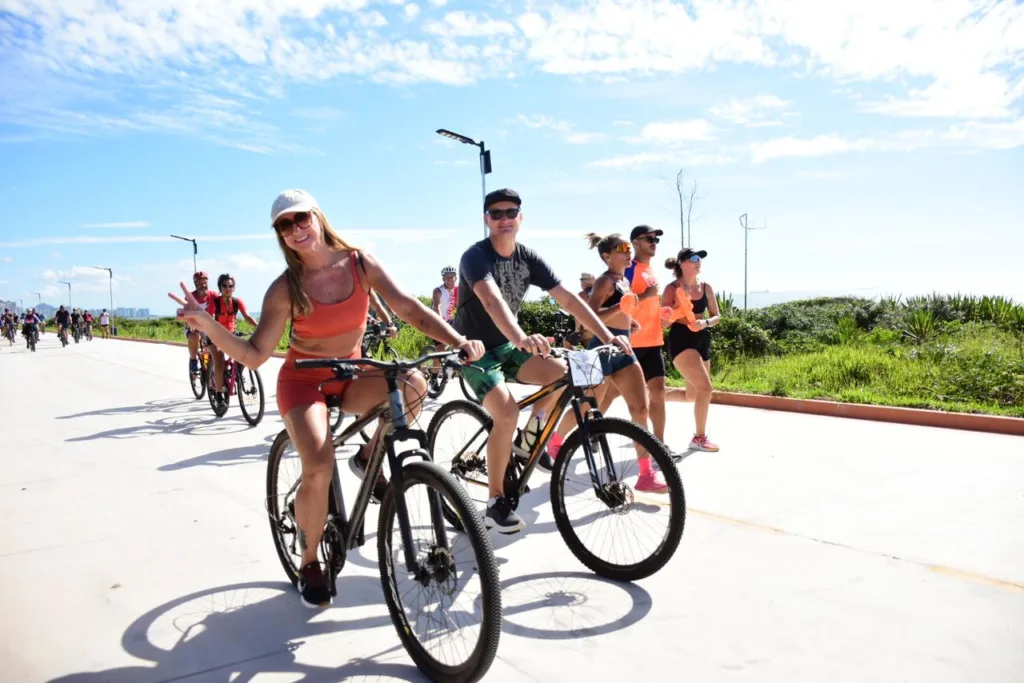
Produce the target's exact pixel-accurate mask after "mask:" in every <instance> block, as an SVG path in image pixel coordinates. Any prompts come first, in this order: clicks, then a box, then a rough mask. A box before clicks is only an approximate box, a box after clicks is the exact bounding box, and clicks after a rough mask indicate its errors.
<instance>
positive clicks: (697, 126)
mask: <svg viewBox="0 0 1024 683" xmlns="http://www.w3.org/2000/svg"><path fill="white" fill-rule="evenodd" d="M629 139H630V140H631V141H633V142H654V143H676V142H699V141H708V140H714V139H715V136H714V129H713V128H712V127H711V124H710V123H708V122H707V120H706V119H694V120H692V121H660V122H656V123H648V124H647V125H646V126H644V127H643V128H642V129H641V130H640V137H638V138H629Z"/></svg>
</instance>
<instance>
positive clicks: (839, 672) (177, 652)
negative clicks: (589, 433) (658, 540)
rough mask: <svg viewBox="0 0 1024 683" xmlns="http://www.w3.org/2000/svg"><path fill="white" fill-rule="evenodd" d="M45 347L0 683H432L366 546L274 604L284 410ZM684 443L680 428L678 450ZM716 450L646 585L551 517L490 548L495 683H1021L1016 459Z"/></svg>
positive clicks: (6, 369) (23, 380)
mask: <svg viewBox="0 0 1024 683" xmlns="http://www.w3.org/2000/svg"><path fill="white" fill-rule="evenodd" d="M55 342H56V339H55V338H54V336H53V335H52V334H47V335H46V336H45V337H44V338H43V341H42V344H41V345H40V349H39V351H38V352H37V353H35V354H29V353H27V352H25V350H24V349H22V348H21V347H20V346H19V347H14V348H8V347H6V346H2V345H0V387H2V389H3V395H4V399H3V402H2V406H3V407H2V413H0V434H2V439H3V445H4V449H3V450H2V451H0V453H2V455H0V458H2V462H0V466H2V468H3V478H2V484H0V486H2V493H3V495H2V496H0V514H2V517H3V519H4V520H5V524H4V525H3V530H2V531H0V604H2V605H3V610H2V616H0V666H2V670H3V674H2V676H0V678H2V680H4V681H5V682H7V683H14V682H16V681H33V682H35V681H50V680H59V681H61V682H62V683H63V682H68V681H75V682H89V683H94V682H99V681H109V682H113V683H129V682H131V683H140V682H142V683H145V682H148V681H171V680H173V681H186V682H188V683H198V682H200V681H203V682H211V683H221V682H223V683H226V682H228V681H338V680H351V681H417V680H421V678H420V677H419V675H418V672H417V671H416V670H415V669H414V668H413V667H412V665H411V664H410V662H409V660H408V658H407V657H406V655H405V652H404V651H403V650H402V649H401V648H400V647H399V646H398V643H397V639H396V637H395V634H394V631H393V628H392V626H391V624H390V622H389V621H388V618H387V612H386V609H385V608H384V606H383V602H382V596H381V591H380V585H379V581H378V579H377V577H376V569H375V567H376V565H375V562H376V550H375V548H374V546H373V544H368V545H367V546H366V547H364V548H363V549H362V551H361V552H360V553H359V554H358V555H357V556H356V557H354V558H350V560H349V564H348V566H347V567H346V571H345V574H344V575H343V576H342V578H341V579H340V580H339V590H340V593H341V598H340V600H339V601H338V603H336V606H335V608H333V609H331V610H326V611H323V612H312V611H309V610H306V609H303V608H302V607H300V605H299V603H298V600H297V596H296V595H295V593H294V592H293V591H292V590H291V589H290V585H289V584H285V583H284V581H283V574H282V571H281V569H280V567H279V565H278V562H277V559H276V556H275V554H274V550H273V546H272V542H271V539H270V535H269V531H268V528H267V523H266V516H265V513H264V510H263V491H264V476H265V475H264V470H265V458H266V453H267V451H268V449H269V446H270V442H271V441H272V439H273V438H274V436H275V434H276V433H277V432H278V431H279V430H280V429H281V423H280V418H279V416H278V415H277V413H276V410H275V407H274V403H273V401H272V400H271V401H270V403H269V405H268V413H267V417H266V418H265V419H264V421H263V423H262V424H260V425H259V426H258V427H256V428H249V427H248V426H247V425H246V424H245V423H244V422H243V421H242V418H241V416H240V414H239V412H238V408H237V405H235V406H233V407H232V408H231V411H230V412H229V413H228V415H227V416H226V417H225V418H223V419H219V420H218V419H215V418H214V417H213V415H212V413H211V412H210V409H209V406H208V404H207V403H206V402H205V400H204V401H202V402H198V401H194V400H192V397H191V394H190V392H189V389H188V386H187V385H186V381H185V372H184V369H185V367H186V366H185V351H184V350H183V349H180V348H174V347H167V346H158V345H148V344H136V343H129V342H123V341H102V340H98V339H97V340H96V341H93V342H92V343H83V344H80V345H72V346H70V347H68V348H67V349H61V348H59V346H55ZM279 364H280V361H277V360H272V361H271V362H269V363H268V364H267V366H265V367H264V369H263V371H262V372H263V376H264V379H265V382H266V384H267V386H268V388H269V389H270V390H271V391H272V390H273V386H274V379H275V377H276V372H277V369H278V367H279ZM456 391H457V389H456ZM691 420H692V418H691V415H690V413H689V411H687V410H685V409H684V407H683V406H673V407H672V408H671V413H670V423H671V425H672V427H671V432H670V439H669V440H670V441H671V442H674V443H676V444H681V443H683V442H684V441H685V440H686V439H687V437H688V436H689V433H690V430H691V429H692V421H691ZM711 426H712V429H711V433H712V435H713V437H714V438H715V439H716V440H717V441H719V442H720V443H721V444H722V445H723V447H724V448H723V451H722V452H721V453H718V454H696V455H692V456H691V457H689V458H687V459H686V460H684V461H683V463H682V464H681V465H680V467H681V469H682V472H683V477H684V481H685V483H686V491H687V497H688V502H689V516H688V519H687V527H686V533H685V536H684V538H683V542H682V545H681V546H680V550H679V552H678V553H677V555H676V557H675V558H674V559H673V561H672V562H671V563H670V564H669V565H668V566H667V567H666V568H665V569H664V570H663V571H662V572H661V573H660V574H658V575H656V576H655V577H652V578H650V579H648V580H645V581H643V582H640V583H639V584H636V585H617V584H611V583H606V582H604V581H601V580H598V579H596V578H594V577H593V576H592V575H591V574H589V573H588V572H587V571H586V570H585V569H584V568H583V567H582V566H581V565H579V564H578V563H577V561H576V560H575V558H573V556H572V555H571V554H570V553H569V552H568V550H566V548H565V547H564V545H563V544H562V542H561V539H560V537H559V536H558V535H557V533H556V532H553V531H552V528H553V525H552V524H551V522H552V519H551V515H550V512H549V508H548V507H547V506H544V505H541V506H538V508H539V510H540V513H539V517H538V518H536V519H528V521H530V522H531V524H532V528H533V529H534V532H533V533H528V534H527V535H525V536H523V537H521V538H519V539H518V540H514V541H509V540H508V539H500V540H499V541H497V542H496V554H497V555H498V557H499V561H500V562H501V572H502V580H503V584H504V586H505V593H504V601H505V625H504V633H503V636H502V641H501V648H500V650H499V653H498V654H499V659H498V660H497V661H496V662H495V664H494V666H493V667H492V669H491V672H490V674H489V675H488V677H487V678H486V679H485V680H488V681H517V682H518V681H523V680H535V681H555V680H565V679H567V678H568V677H569V676H573V677H574V678H575V677H576V676H587V677H589V679H590V680H598V681H614V680H622V679H625V678H629V679H631V680H655V679H662V680H690V681H757V682H763V681H785V682H786V683H796V682H798V681H809V682H810V681H814V682H819V681H851V682H856V683H863V682H864V681H872V682H873V683H874V682H879V681H927V682H928V683H940V682H945V681H984V682H992V683H1019V682H1020V681H1021V680H1022V676H1024V674H1022V672H1024V543H1022V538H1024V536H1022V533H1021V529H1022V528H1024V524H1022V523H1024V440H1022V439H1021V438H1019V437H1011V436H998V435H982V434H973V433H965V432H955V431H949V430H941V429H932V428H923V427H907V426H900V425H890V424H881V423H879V424H876V423H869V422H862V421H852V420H841V419H835V418H824V417H816V416H802V415H790V414H783V413H772V412H766V411H758V410H750V409H742V408H729V407H724V406H712V421H711ZM347 474H348V473H347V468H345V469H343V478H344V479H345V483H346V486H347V487H348V488H349V489H350V492H349V494H350V495H351V492H352V491H354V488H355V484H354V482H353V478H352V477H349V476H347ZM539 488H541V489H543V488H544V487H539ZM534 495H546V494H543V493H538V494H534ZM371 514H372V515H373V516H374V517H375V514H376V513H375V511H374V512H372V513H371ZM371 524H376V520H375V518H374V519H371ZM339 603H340V604H339Z"/></svg>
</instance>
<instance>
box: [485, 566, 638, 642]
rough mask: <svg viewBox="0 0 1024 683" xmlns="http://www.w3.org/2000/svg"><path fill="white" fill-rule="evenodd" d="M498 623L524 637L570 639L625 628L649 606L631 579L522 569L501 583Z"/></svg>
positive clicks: (634, 622)
mask: <svg viewBox="0 0 1024 683" xmlns="http://www.w3.org/2000/svg"><path fill="white" fill-rule="evenodd" d="M501 595H502V597H501V600H502V616H503V628H502V630H503V631H504V632H506V633H512V634H514V635H517V636H522V637H524V638H537V639H540V640H574V639H577V638H590V637H594V636H601V635H606V634H608V633H614V632H615V631H620V630H623V629H626V628H629V627H630V626H632V625H633V624H636V623H638V622H640V621H641V620H642V619H643V618H644V617H646V616H647V615H648V614H649V613H650V611H651V607H652V606H653V601H652V599H651V595H650V593H648V592H647V591H646V590H644V589H643V588H641V587H640V586H638V585H637V584H635V583H625V582H618V581H612V580H610V579H605V578H603V577H600V576H597V575H596V574H590V573H587V572H542V573H538V574H524V575H523V576H517V577H514V578H511V579H506V580H504V581H502V582H501Z"/></svg>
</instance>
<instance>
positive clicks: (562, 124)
mask: <svg viewBox="0 0 1024 683" xmlns="http://www.w3.org/2000/svg"><path fill="white" fill-rule="evenodd" d="M511 123H518V124H521V125H523V126H526V127H527V128H533V129H535V130H544V129H546V130H551V131H554V132H555V133H558V135H559V136H561V138H562V139H563V140H565V141H566V142H568V143H569V144H572V145H588V144H592V143H595V142H600V141H601V140H604V139H605V135H604V133H579V132H576V131H575V130H574V126H573V125H572V124H571V123H569V122H567V121H559V120H558V119H553V118H551V117H550V116H525V115H524V114H519V115H518V116H516V118H515V119H514V120H513V121H511Z"/></svg>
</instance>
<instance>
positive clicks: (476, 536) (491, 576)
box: [377, 462, 501, 683]
mask: <svg viewBox="0 0 1024 683" xmlns="http://www.w3.org/2000/svg"><path fill="white" fill-rule="evenodd" d="M402 480H403V486H404V490H402V491H396V490H395V486H394V481H393V480H392V483H391V484H389V485H388V490H387V494H386V495H385V496H384V500H383V501H382V502H381V506H380V516H379V518H378V525H377V556H378V557H379V558H380V580H381V585H382V586H383V588H384V599H385V601H386V602H387V606H388V612H389V613H390V614H391V621H392V622H393V623H394V625H395V630H396V631H397V632H398V637H399V638H400V639H401V641H402V644H403V645H404V646H405V649H406V651H407V652H408V653H409V656H410V657H412V660H413V662H415V664H416V666H417V667H419V669H420V671H422V672H423V673H424V674H426V675H427V677H428V678H430V679H431V680H433V681H440V682H441V683H470V682H471V681H477V680H479V679H480V678H482V677H483V676H484V674H486V673H487V670H488V669H489V668H490V666H491V663H492V662H493V661H494V656H495V654H496V653H497V651H498V640H499V639H500V637H501V586H500V585H499V583H498V566H497V563H496V562H495V560H494V551H493V549H492V547H491V542H490V539H489V538H488V536H487V532H486V530H485V529H484V524H483V519H482V518H481V516H480V513H479V512H478V511H477V510H476V508H475V507H474V506H473V503H472V501H470V499H469V496H468V495H466V491H465V490H464V489H463V488H462V487H461V486H460V485H459V483H458V482H457V481H456V480H455V478H454V477H452V476H451V475H450V474H448V473H447V472H444V471H443V470H442V469H441V468H440V467H438V466H437V465H435V464H433V463H431V462H409V463H408V464H407V465H405V466H404V468H403V469H402ZM397 495H402V496H403V498H404V499H405V504H406V508H407V511H408V523H409V528H408V529H407V531H408V533H409V534H410V535H412V534H421V533H422V534H425V535H426V538H424V539H413V547H414V549H415V550H414V554H415V556H416V568H415V569H414V571H413V572H409V571H408V568H407V567H406V564H405V552H404V549H403V548H402V547H401V545H402V530H401V524H400V523H398V520H397V514H396V507H395V497H396V496H397ZM437 498H440V499H441V500H443V501H444V503H445V504H446V505H447V506H448V507H449V508H450V509H452V510H454V511H455V514H456V515H458V518H459V520H460V521H461V526H462V528H463V530H464V531H463V532H461V533H460V532H453V531H451V530H449V529H447V528H445V527H444V525H443V523H442V522H441V520H440V519H438V518H437V514H438V512H439V508H438V506H437V505H435V504H434V503H435V502H436V499H437ZM438 534H443V535H444V537H445V538H438V537H437V536H438ZM417 589H419V590H421V591H423V592H424V593H425V595H423V596H422V597H421V598H418V599H417V598H416V597H414V594H415V593H416V592H418V590H417ZM431 598H434V601H433V604H430V603H425V602H424V599H426V600H430V599H431ZM407 601H408V602H407ZM410 603H411V604H410ZM473 619H479V622H478V623H470V622H471V620H473Z"/></svg>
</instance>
